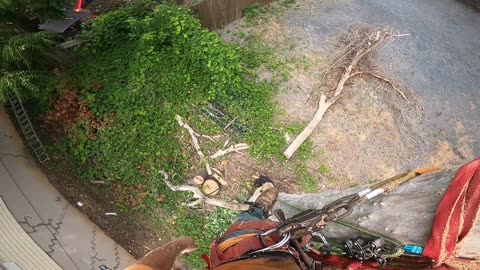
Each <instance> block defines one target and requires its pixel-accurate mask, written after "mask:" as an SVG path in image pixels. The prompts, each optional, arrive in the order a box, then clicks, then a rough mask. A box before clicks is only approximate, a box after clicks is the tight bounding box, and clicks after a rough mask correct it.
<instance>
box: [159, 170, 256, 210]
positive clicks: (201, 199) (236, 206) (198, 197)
mask: <svg viewBox="0 0 480 270" xmlns="http://www.w3.org/2000/svg"><path fill="white" fill-rule="evenodd" d="M159 172H160V173H161V174H163V177H164V179H163V182H164V183H165V184H166V185H167V186H168V188H170V190H172V191H174V192H179V191H187V192H191V193H192V195H193V198H195V200H194V201H193V202H190V203H188V204H187V206H188V207H193V206H196V205H198V204H200V203H206V204H210V205H213V206H217V207H222V208H226V209H230V210H233V211H238V212H242V211H247V210H248V208H249V207H250V206H249V205H248V204H241V203H233V202H226V201H222V200H219V199H214V198H209V197H207V196H205V195H203V193H202V192H201V191H200V189H198V187H194V186H189V185H179V186H176V185H173V184H172V183H170V181H168V178H169V176H168V174H167V173H166V172H164V171H159Z"/></svg>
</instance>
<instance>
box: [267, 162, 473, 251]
mask: <svg viewBox="0 0 480 270" xmlns="http://www.w3.org/2000/svg"><path fill="white" fill-rule="evenodd" d="M457 170H458V167H456V168H451V169H448V170H444V171H441V172H438V173H432V174H427V175H423V176H419V177H417V178H415V179H413V180H412V181H410V182H408V183H406V184H404V185H403V186H400V187H399V188H397V189H396V190H394V191H392V192H390V193H389V194H385V195H380V196H378V197H377V198H374V199H372V201H368V202H366V203H364V204H362V205H359V206H357V207H356V208H355V209H354V211H353V213H352V214H351V215H350V216H348V217H346V218H345V219H343V220H344V221H347V222H349V223H351V224H356V225H360V226H362V227H365V228H367V229H369V230H372V231H375V232H378V233H381V234H384V235H387V236H390V237H393V238H395V239H397V240H399V241H400V242H402V243H404V244H416V245H420V246H424V245H425V243H426V241H427V239H428V237H429V235H430V228H431V226H432V222H433V218H434V215H435V211H436V209H437V205H438V203H439V202H440V200H441V198H442V196H443V194H444V192H445V190H446V189H447V187H448V185H449V184H450V182H451V181H452V179H453V177H454V176H455V173H456V172H457ZM360 190H362V188H361V187H356V188H349V189H345V190H339V191H337V190H332V191H325V192H321V193H318V194H307V195H293V194H283V193H282V194H280V196H279V198H278V200H277V204H276V205H275V208H281V209H283V210H284V211H285V214H286V216H287V217H289V216H292V215H294V214H296V213H298V212H300V209H298V208H297V209H296V208H295V207H292V206H299V207H301V208H304V209H308V208H315V209H320V208H322V207H323V206H324V205H325V204H328V203H330V202H332V201H334V200H336V199H338V198H340V197H342V196H345V195H349V194H352V193H356V192H358V191H360ZM477 221H478V219H477ZM322 232H323V233H324V234H325V236H327V238H328V237H331V238H341V239H343V238H351V237H355V236H357V235H359V233H358V232H357V231H355V230H352V229H349V228H346V227H344V226H342V225H339V224H335V223H331V224H329V225H327V228H326V229H325V230H324V231H322ZM478 239H480V222H477V223H476V225H475V227H474V229H473V230H472V231H471V233H470V235H469V236H468V237H467V238H466V239H465V240H464V241H463V242H462V244H461V247H460V248H457V254H458V255H459V256H462V257H468V258H476V259H479V258H480V241H478ZM475 240H477V241H475Z"/></svg>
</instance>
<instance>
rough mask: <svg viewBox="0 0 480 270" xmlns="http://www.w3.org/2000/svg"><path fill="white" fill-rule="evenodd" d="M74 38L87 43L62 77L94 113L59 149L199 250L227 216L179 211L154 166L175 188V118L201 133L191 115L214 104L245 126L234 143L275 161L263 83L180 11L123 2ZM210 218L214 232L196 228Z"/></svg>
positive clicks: (235, 52)
mask: <svg viewBox="0 0 480 270" xmlns="http://www.w3.org/2000/svg"><path fill="white" fill-rule="evenodd" d="M84 38H86V39H88V40H90V43H88V45H87V46H86V47H84V48H83V50H82V51H81V52H79V54H80V57H79V58H80V59H82V62H81V63H80V64H79V65H78V66H76V67H74V68H72V69H71V70H69V71H68V73H67V74H65V76H66V79H67V80H69V81H70V82H71V83H72V84H73V86H74V87H75V88H76V89H79V91H78V103H79V104H82V106H85V108H87V109H88V112H84V113H85V114H88V115H90V114H92V115H93V116H94V117H93V119H90V118H81V120H79V121H77V122H76V123H75V124H74V125H72V127H71V129H70V130H69V131H68V132H67V140H66V144H65V145H66V146H67V147H66V148H67V149H69V151H70V153H71V154H73V156H74V157H75V158H76V159H77V160H78V162H79V164H83V165H84V166H82V174H83V175H84V176H85V177H87V178H89V179H92V178H93V179H98V178H103V179H106V180H107V181H108V182H109V183H110V184H111V186H112V190H113V192H114V193H116V194H117V195H118V196H116V197H117V198H120V199H121V198H123V199H121V200H122V201H123V203H124V206H126V207H143V208H145V207H146V209H152V208H151V207H158V206H159V207H161V208H162V209H164V212H165V213H171V215H175V216H176V221H175V224H176V225H172V224H171V225H172V226H173V227H174V228H175V229H176V231H177V232H178V233H179V234H182V233H184V234H194V235H195V236H198V237H196V240H197V241H200V246H201V248H202V249H201V250H202V251H206V248H207V247H208V244H209V243H210V241H211V240H213V238H214V237H215V236H217V235H216V234H218V233H219V232H220V231H221V228H220V227H222V228H223V227H225V226H226V225H227V224H229V223H230V222H231V219H232V215H233V214H232V213H230V212H228V213H227V212H225V211H223V212H222V211H220V212H219V211H215V212H214V213H210V214H206V215H205V214H204V213H202V214H200V213H198V212H195V211H192V210H189V209H185V208H184V207H181V206H179V201H184V200H185V196H186V195H185V194H178V193H172V192H170V191H169V190H168V189H167V188H166V187H165V185H164V184H163V183H162V180H161V179H162V175H161V174H159V170H165V171H167V172H168V173H169V174H170V175H172V176H173V179H172V181H173V182H177V183H179V182H182V181H184V179H185V174H186V171H187V169H188V168H189V166H190V164H189V159H190V156H191V155H192V153H184V152H183V151H182V147H181V143H180V142H179V138H180V136H179V134H180V132H183V131H181V130H180V128H179V127H178V124H177V123H176V121H175V115H176V114H180V115H182V117H184V118H185V119H188V120H190V124H191V125H192V126H194V127H195V128H197V129H208V127H212V123H211V122H210V121H208V120H202V119H203V118H202V117H199V115H198V114H199V111H202V110H204V109H205V108H206V106H207V105H208V104H214V105H215V106H216V107H217V108H219V109H221V110H222V111H223V112H224V113H226V114H227V117H229V118H230V119H233V118H237V121H236V123H238V124H239V125H242V126H243V127H245V129H244V130H245V132H244V133H243V135H242V136H244V138H243V139H242V140H246V141H247V142H248V143H249V144H250V145H251V146H252V153H254V154H256V155H260V156H270V155H272V154H278V155H280V149H281V147H282V146H283V145H284V141H283V139H282V136H281V135H280V134H278V133H279V132H278V131H277V129H276V127H275V126H274V124H273V123H274V121H273V114H274V109H273V105H272V104H270V103H269V102H270V100H271V95H272V87H271V86H270V85H268V84H257V83H256V82H254V81H251V80H249V79H246V78H248V77H252V74H250V73H249V71H248V70H247V69H246V68H245V66H244V62H243V61H242V57H241V56H242V51H241V49H239V48H237V47H234V46H231V45H227V44H225V43H224V42H222V40H221V39H220V38H219V36H218V35H217V34H215V33H211V32H209V31H208V30H206V29H204V28H203V27H201V25H200V23H199V22H198V20H197V19H196V18H194V17H193V16H192V15H191V13H190V11H188V10H186V9H182V8H178V7H174V6H170V5H157V6H152V4H151V3H147V2H141V3H136V4H132V5H130V6H128V7H126V8H122V9H119V10H116V11H113V12H110V13H107V14H105V15H103V16H101V17H99V18H97V19H96V20H95V21H94V23H93V26H92V29H91V31H90V32H88V33H86V34H85V35H84ZM60 107H61V106H60ZM72 119H79V118H76V117H74V118H72ZM202 127H203V128H202ZM187 140H188V139H187ZM184 143H185V142H184ZM187 143H189V142H188V141H187ZM114 197H115V196H114ZM132 197H135V198H134V199H132ZM212 218H213V219H215V220H217V222H216V223H215V224H217V225H215V226H216V227H215V226H213V225H212V226H213V227H212V226H210V227H208V228H207V227H205V224H209V221H210V220H211V219H212ZM204 227H205V228H204ZM202 228H203V229H202ZM196 263H198V261H196ZM197 266H199V264H197Z"/></svg>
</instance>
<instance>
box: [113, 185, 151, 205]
mask: <svg viewBox="0 0 480 270" xmlns="http://www.w3.org/2000/svg"><path fill="white" fill-rule="evenodd" d="M111 188H112V191H113V195H114V197H115V200H116V201H119V202H122V203H125V204H126V205H128V206H130V207H135V206H139V207H144V206H145V205H144V201H145V199H146V197H147V192H146V187H145V186H144V185H141V184H139V185H137V186H136V187H132V186H126V185H122V184H121V183H119V182H116V183H114V184H112V187H111Z"/></svg>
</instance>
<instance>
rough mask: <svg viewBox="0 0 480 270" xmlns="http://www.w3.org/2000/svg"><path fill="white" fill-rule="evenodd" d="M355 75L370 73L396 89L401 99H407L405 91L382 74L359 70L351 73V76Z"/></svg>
mask: <svg viewBox="0 0 480 270" xmlns="http://www.w3.org/2000/svg"><path fill="white" fill-rule="evenodd" d="M356 75H370V76H372V77H374V78H377V79H379V80H380V81H383V82H385V83H387V84H389V85H390V86H391V87H392V88H393V90H395V91H397V92H398V93H399V94H400V95H401V96H402V98H403V99H405V100H406V101H409V100H408V98H407V96H406V95H405V93H404V92H403V91H402V90H400V89H399V88H398V87H396V86H395V84H393V82H392V81H391V80H389V79H387V78H385V77H383V76H380V75H378V74H375V73H371V72H367V71H359V72H355V73H354V74H353V75H352V77H353V76H356Z"/></svg>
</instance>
